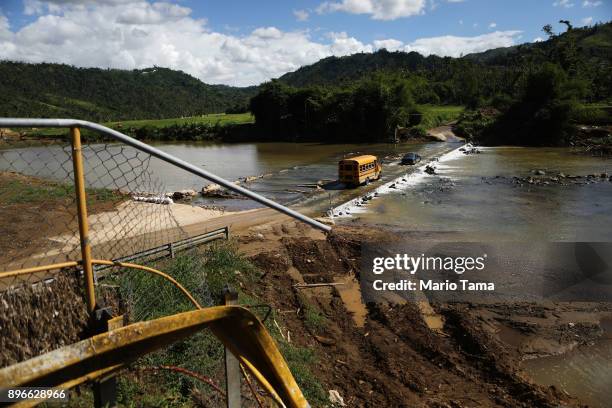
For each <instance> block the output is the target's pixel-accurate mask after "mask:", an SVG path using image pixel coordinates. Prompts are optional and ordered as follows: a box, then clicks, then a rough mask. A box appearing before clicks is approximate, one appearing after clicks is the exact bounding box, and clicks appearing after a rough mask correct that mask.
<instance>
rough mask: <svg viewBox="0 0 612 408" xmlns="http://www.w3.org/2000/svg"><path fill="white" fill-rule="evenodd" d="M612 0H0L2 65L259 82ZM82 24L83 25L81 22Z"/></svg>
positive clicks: (528, 36)
mask: <svg viewBox="0 0 612 408" xmlns="http://www.w3.org/2000/svg"><path fill="white" fill-rule="evenodd" d="M611 1H612V0H537V1H533V0H532V1H527V0H514V1H502V0H489V1H485V0H327V1H325V0H296V1H286V0H283V1H280V0H277V1H271V0H257V1H252V0H251V1H246V0H225V1H206V0H204V1H195V0H178V1H156V0H150V1H147V0H97V1H94V0H0V58H2V59H16V60H25V61H32V62H41V61H51V62H63V63H69V64H73V65H77V66H100V67H113V68H127V69H130V68H143V67H147V66H151V65H159V66H168V67H170V68H175V69H181V70H184V71H186V72H188V73H190V74H192V75H194V76H196V77H198V78H200V79H202V80H203V81H205V82H209V83H226V84H231V85H251V84H256V83H260V82H261V81H265V80H268V79H270V78H273V77H277V76H279V75H282V74H283V73H285V72H288V71H292V70H294V69H297V68H298V67H299V66H302V65H305V64H309V63H313V62H316V61H317V60H318V59H320V58H323V57H326V56H329V55H347V54H350V53H354V52H371V51H375V50H376V49H378V48H382V47H385V48H388V49H392V50H404V51H413V50H414V51H418V52H421V53H423V54H438V55H451V56H458V55H461V54H466V53H469V52H477V51H482V50H485V49H488V48H494V47H499V46H508V45H512V44H517V43H521V42H531V41H534V40H535V39H537V38H541V37H544V35H543V33H542V32H541V27H542V26H543V25H545V24H548V23H550V24H553V27H554V28H555V30H556V31H562V30H564V26H561V25H559V24H558V21H559V20H560V19H568V20H570V21H571V22H572V23H573V24H574V25H575V26H582V25H589V24H593V23H595V22H598V21H609V20H611V19H612V6H611V4H610V2H611ZM84 22H86V24H83V23H84Z"/></svg>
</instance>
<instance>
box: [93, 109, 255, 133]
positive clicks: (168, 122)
mask: <svg viewBox="0 0 612 408" xmlns="http://www.w3.org/2000/svg"><path fill="white" fill-rule="evenodd" d="M253 120H254V119H253V115H251V114H250V113H248V112H247V113H228V114H225V113H211V114H209V115H201V116H192V117H186V118H170V119H145V120H126V121H117V122H108V123H106V124H105V125H106V126H108V127H110V128H113V129H121V128H130V127H136V128H138V127H144V126H152V127H156V128H164V127H168V126H183V125H191V124H198V125H211V126H214V125H219V126H224V125H237V124H242V123H252V122H253Z"/></svg>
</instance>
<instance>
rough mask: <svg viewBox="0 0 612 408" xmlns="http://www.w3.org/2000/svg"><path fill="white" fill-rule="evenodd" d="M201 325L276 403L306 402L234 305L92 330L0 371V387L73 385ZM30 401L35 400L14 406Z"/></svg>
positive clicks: (266, 338) (264, 335)
mask: <svg viewBox="0 0 612 408" xmlns="http://www.w3.org/2000/svg"><path fill="white" fill-rule="evenodd" d="M206 328H209V329H210V330H212V332H213V334H215V336H216V337H217V338H219V339H220V340H221V341H222V342H223V344H224V345H225V346H226V347H228V348H229V349H230V350H231V352H232V353H233V354H234V355H235V356H236V358H238V360H239V361H240V362H241V363H242V364H243V365H244V366H245V367H247V369H248V370H249V371H250V372H251V373H252V374H253V375H254V376H255V378H257V380H258V381H259V383H260V384H261V386H262V387H263V388H264V389H265V390H266V391H267V392H268V393H269V394H270V395H271V396H272V398H273V399H274V400H275V401H276V402H277V403H278V405H280V406H283V407H291V408H305V407H308V406H309V404H308V402H307V401H306V399H305V398H304V396H303V394H302V392H301V391H300V388H299V387H298V385H297V383H296V382H295V379H294V378H293V375H291V371H290V370H289V367H288V366H287V363H286V362H285V359H284V358H283V356H282V355H281V353H280V352H279V351H278V348H277V347H276V344H275V342H274V340H273V339H272V337H271V336H270V334H269V333H268V331H267V330H266V328H265V327H264V325H263V324H262V323H261V322H260V321H259V319H257V317H256V316H255V315H254V314H253V313H251V312H250V311H249V310H247V309H245V308H243V307H240V306H216V307H209V308H205V309H199V310H194V311H191V312H184V313H180V314H176V315H172V316H168V317H162V318H160V319H155V320H150V321H144V322H139V323H134V324H131V325H129V326H125V327H121V328H118V329H116V330H112V331H109V332H105V333H102V334H98V335H96V336H93V337H91V338H88V339H86V340H82V341H80V342H78V343H75V344H72V345H70V346H66V347H62V348H60V349H57V350H54V351H51V352H49V353H46V354H43V355H40V356H38V357H35V358H32V359H30V360H27V361H24V362H21V363H17V364H14V365H12V366H9V367H6V368H3V369H1V370H0V385H1V386H2V387H4V388H8V387H20V386H21V387H23V386H31V387H35V386H45V387H63V388H69V387H74V386H76V385H78V384H81V383H84V382H86V381H89V380H92V379H95V378H98V377H100V376H102V375H107V374H109V373H110V372H112V371H115V370H118V369H121V368H124V367H126V366H127V365H128V364H129V363H131V362H133V361H134V360H136V359H137V358H139V357H141V356H143V355H145V354H147V353H150V352H152V351H155V350H157V349H159V348H161V347H163V346H166V345H168V344H171V343H174V342H176V341H178V340H180V339H183V338H185V337H188V336H190V335H193V334H194V333H196V332H197V331H200V330H203V329H206ZM38 402H40V401H38ZM33 403H36V402H32V401H30V402H26V403H21V404H18V405H15V406H31V405H32V404H33Z"/></svg>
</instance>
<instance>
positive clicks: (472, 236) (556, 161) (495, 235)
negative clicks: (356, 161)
mask: <svg viewBox="0 0 612 408" xmlns="http://www.w3.org/2000/svg"><path fill="white" fill-rule="evenodd" d="M481 152H482V153H481V154H472V155H464V154H462V153H460V152H454V153H451V154H449V155H448V156H446V157H442V159H441V162H440V163H435V164H434V165H435V166H436V173H437V174H436V175H432V176H430V175H427V174H423V173H422V172H420V174H413V175H412V178H416V179H417V180H416V182H412V183H411V182H410V178H408V179H407V181H408V182H407V183H406V184H405V185H406V187H402V185H401V183H400V184H398V188H396V189H393V190H389V189H387V190H385V192H384V194H381V195H380V196H379V197H378V198H376V199H374V200H372V201H370V202H369V203H368V206H367V208H360V209H359V210H358V211H353V212H352V213H351V217H349V218H348V219H347V218H346V217H345V218H343V220H344V222H355V220H357V221H358V222H359V223H365V224H385V225H388V226H390V227H391V228H395V229H400V230H407V231H421V232H454V233H457V234H458V236H460V237H461V238H462V239H464V240H467V241H481V242H484V241H488V240H504V241H524V240H527V239H529V240H543V241H612V182H609V181H607V179H606V181H605V182H604V181H601V179H599V178H598V179H597V182H592V183H591V182H589V183H588V184H586V183H587V180H586V179H585V178H583V179H581V180H573V181H574V182H572V183H569V182H568V183H567V184H566V185H558V184H554V183H551V184H549V185H537V186H536V185H529V184H526V183H523V184H516V183H513V179H512V177H514V176H517V177H529V176H532V175H533V173H534V170H543V171H544V172H545V173H546V174H547V175H551V176H554V175H556V174H558V173H559V172H562V173H564V174H565V175H579V176H587V175H589V174H597V175H598V176H599V175H600V174H601V173H607V174H608V175H610V174H612V160H606V159H601V158H595V157H588V156H582V155H577V154H574V153H573V152H572V151H571V150H570V149H567V148H558V149H538V148H514V147H496V148H482V149H481ZM593 180H595V179H593ZM582 183H585V184H582Z"/></svg>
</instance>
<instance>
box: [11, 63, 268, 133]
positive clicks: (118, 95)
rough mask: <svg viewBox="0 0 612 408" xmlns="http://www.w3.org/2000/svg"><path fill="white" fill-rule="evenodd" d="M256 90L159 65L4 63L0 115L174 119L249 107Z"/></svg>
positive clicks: (102, 118)
mask: <svg viewBox="0 0 612 408" xmlns="http://www.w3.org/2000/svg"><path fill="white" fill-rule="evenodd" d="M255 92H256V88H255V87H249V88H234V87H229V86H224V85H207V84H205V83H203V82H201V81H200V80H198V79H196V78H194V77H192V76H190V75H187V74H185V73H184V72H181V71H174V70H171V69H166V68H158V67H155V68H149V69H142V70H132V71H126V70H117V69H98V68H76V67H73V66H69V65H63V64H27V63H20V62H9V61H3V62H0V116H12V117H74V118H79V119H88V120H94V121H98V122H106V121H113V120H125V119H163V118H176V117H182V116H194V115H200V114H204V113H214V112H224V111H225V110H227V109H228V108H232V107H235V106H246V105H247V104H248V100H249V98H250V97H251V96H253V95H254V94H255Z"/></svg>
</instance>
